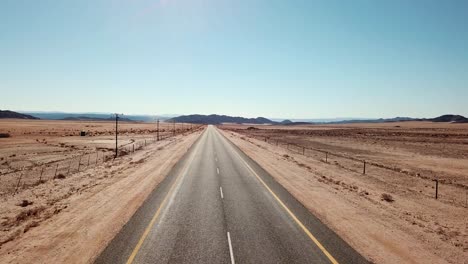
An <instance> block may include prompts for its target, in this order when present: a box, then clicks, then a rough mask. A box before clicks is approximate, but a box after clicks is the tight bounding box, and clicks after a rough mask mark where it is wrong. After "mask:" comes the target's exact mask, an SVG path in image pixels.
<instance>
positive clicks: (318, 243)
mask: <svg viewBox="0 0 468 264" xmlns="http://www.w3.org/2000/svg"><path fill="white" fill-rule="evenodd" d="M234 153H236V155H237V156H238V157H239V158H240V160H241V161H242V162H243V163H244V165H245V166H246V167H247V168H248V169H249V170H250V171H251V172H252V173H253V174H254V175H255V177H257V179H258V180H259V181H260V182H261V183H262V184H263V186H265V188H266V189H267V190H268V191H269V192H270V193H271V195H273V197H274V198H275V199H276V201H277V202H278V203H279V204H280V205H281V206H282V207H283V208H284V209H285V210H286V212H288V214H289V215H290V216H291V217H292V219H294V221H295V222H296V224H297V225H299V227H301V228H302V230H303V231H304V232H305V233H306V234H307V236H308V237H309V238H310V239H311V240H312V241H313V242H314V243H315V245H317V247H318V248H319V249H320V250H321V251H322V252H323V253H324V254H325V256H327V258H328V259H329V260H330V262H331V263H333V264H339V263H338V261H336V259H335V258H334V257H333V256H332V255H331V254H330V253H329V252H328V251H327V250H326V249H325V247H324V246H323V245H322V244H321V243H320V242H319V241H318V239H317V238H315V236H314V235H312V233H311V232H310V231H309V229H307V227H305V225H304V224H303V223H302V222H301V220H299V219H298V218H297V217H296V215H295V214H294V213H293V212H291V210H289V208H288V207H287V206H286V205H285V204H284V203H283V201H281V199H280V198H279V197H278V196H277V195H276V194H275V192H273V190H272V189H270V187H268V185H267V184H266V183H265V181H263V179H262V178H261V177H260V176H259V175H258V174H257V173H256V172H255V171H254V170H253V169H252V167H250V165H249V164H248V163H247V162H246V161H245V160H244V159H243V158H242V157H241V156H240V155H239V153H237V151H235V150H234Z"/></svg>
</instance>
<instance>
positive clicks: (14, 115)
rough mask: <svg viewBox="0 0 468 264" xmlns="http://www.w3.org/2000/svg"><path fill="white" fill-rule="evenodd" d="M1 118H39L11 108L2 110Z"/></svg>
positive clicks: (0, 112) (0, 111)
mask: <svg viewBox="0 0 468 264" xmlns="http://www.w3.org/2000/svg"><path fill="white" fill-rule="evenodd" d="M0 118H17V119H39V118H37V117H34V116H31V115H25V114H20V113H17V112H13V111H10V110H0Z"/></svg>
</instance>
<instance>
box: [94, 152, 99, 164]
mask: <svg viewBox="0 0 468 264" xmlns="http://www.w3.org/2000/svg"><path fill="white" fill-rule="evenodd" d="M98 155H99V151H96V164H95V165H94V167H96V165H97V163H98Z"/></svg>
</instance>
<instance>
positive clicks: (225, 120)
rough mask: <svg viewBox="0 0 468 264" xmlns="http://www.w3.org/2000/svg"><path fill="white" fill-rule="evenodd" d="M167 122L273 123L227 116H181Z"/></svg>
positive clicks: (258, 119) (267, 120)
mask: <svg viewBox="0 0 468 264" xmlns="http://www.w3.org/2000/svg"><path fill="white" fill-rule="evenodd" d="M167 121H168V122H179V123H193V124H211V125H217V124H221V123H236V124H257V125H260V124H273V123H275V122H273V121H271V120H270V119H267V118H264V117H257V118H245V117H239V116H227V115H183V116H178V117H174V118H171V119H169V120H167Z"/></svg>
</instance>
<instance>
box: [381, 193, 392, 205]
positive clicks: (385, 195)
mask: <svg viewBox="0 0 468 264" xmlns="http://www.w3.org/2000/svg"><path fill="white" fill-rule="evenodd" d="M381 198H382V201H386V202H389V203H391V202H394V201H395V199H393V196H391V195H390V194H388V193H382V196H381Z"/></svg>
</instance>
